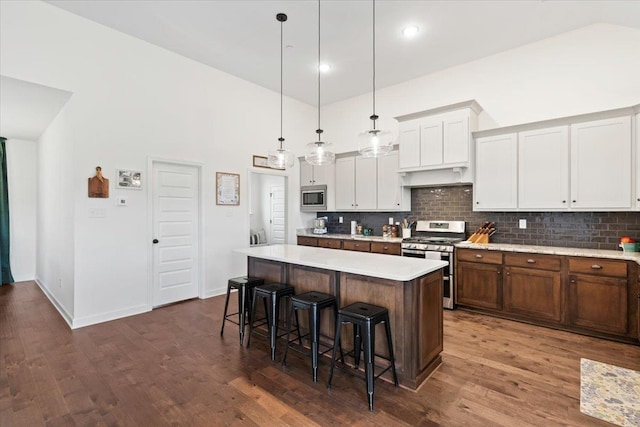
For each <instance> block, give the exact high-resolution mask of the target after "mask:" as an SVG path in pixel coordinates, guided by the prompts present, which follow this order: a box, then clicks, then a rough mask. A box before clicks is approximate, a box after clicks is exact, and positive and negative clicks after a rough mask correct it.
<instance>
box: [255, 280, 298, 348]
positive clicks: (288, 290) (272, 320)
mask: <svg viewBox="0 0 640 427" xmlns="http://www.w3.org/2000/svg"><path fill="white" fill-rule="evenodd" d="M294 295H295V291H294V289H293V286H289V285H285V284H283V283H269V284H267V285H260V286H256V287H255V288H253V304H252V308H251V322H250V323H249V337H248V338H247V348H249V345H250V344H251V334H252V333H253V329H254V326H256V325H255V320H256V319H255V316H256V307H257V306H258V299H259V298H262V299H263V301H265V304H266V301H267V300H268V302H269V304H268V306H269V308H268V309H265V311H266V323H261V324H259V325H257V326H260V325H264V324H266V325H267V329H268V330H269V335H268V336H269V341H270V347H271V360H276V341H277V339H278V338H280V337H282V336H284V335H285V334H286V332H283V333H282V334H280V335H278V323H279V321H280V298H284V297H288V298H291V297H292V296H294ZM263 320H264V319H263ZM297 325H298V316H297V313H296V327H297ZM259 335H262V334H259ZM298 336H300V329H299V328H298ZM300 343H301V345H302V340H300Z"/></svg>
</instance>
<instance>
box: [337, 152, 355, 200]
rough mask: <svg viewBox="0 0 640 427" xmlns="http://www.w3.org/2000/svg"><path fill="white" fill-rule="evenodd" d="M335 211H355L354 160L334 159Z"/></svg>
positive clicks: (346, 158) (353, 158)
mask: <svg viewBox="0 0 640 427" xmlns="http://www.w3.org/2000/svg"><path fill="white" fill-rule="evenodd" d="M336 183H337V185H336V210H339V211H344V210H355V209H356V158H355V157H343V158H340V159H336Z"/></svg>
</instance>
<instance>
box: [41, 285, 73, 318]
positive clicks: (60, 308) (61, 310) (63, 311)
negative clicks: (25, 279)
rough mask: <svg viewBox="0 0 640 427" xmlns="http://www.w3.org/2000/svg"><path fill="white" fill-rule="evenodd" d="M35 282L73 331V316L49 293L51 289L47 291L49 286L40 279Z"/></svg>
mask: <svg viewBox="0 0 640 427" xmlns="http://www.w3.org/2000/svg"><path fill="white" fill-rule="evenodd" d="M34 281H35V282H36V284H37V285H38V287H39V288H40V289H41V290H42V292H43V293H44V294H45V296H46V297H47V298H48V299H49V301H50V302H51V304H53V306H54V307H55V308H56V310H58V313H60V315H61V316H62V318H63V319H64V321H65V322H67V325H69V327H70V328H71V329H73V316H72V315H71V314H69V312H68V311H67V309H66V307H65V306H64V304H62V303H61V302H60V301H58V299H57V298H56V297H55V295H53V294H52V293H51V292H49V289H47V286H46V285H45V284H44V283H43V282H42V281H41V280H40V279H39V278H38V277H36V278H35V279H34Z"/></svg>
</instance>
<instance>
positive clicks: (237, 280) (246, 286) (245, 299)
mask: <svg viewBox="0 0 640 427" xmlns="http://www.w3.org/2000/svg"><path fill="white" fill-rule="evenodd" d="M263 284H264V280H262V279H259V278H257V277H247V276H242V277H234V278H233V279H229V282H228V283H227V299H226V301H225V302H224V316H223V317H222V326H221V327H220V335H223V334H224V324H225V322H227V321H228V322H231V323H233V324H236V325H238V326H239V327H240V344H242V341H243V340H244V326H245V314H249V315H250V309H251V300H252V299H253V288H254V287H256V286H259V285H263ZM233 289H237V290H238V311H237V312H236V313H230V314H227V309H228V308H229V296H230V295H231V291H232V290H233ZM235 315H238V316H239V319H238V320H239V321H238V322H236V321H235V320H232V319H230V317H232V316H235Z"/></svg>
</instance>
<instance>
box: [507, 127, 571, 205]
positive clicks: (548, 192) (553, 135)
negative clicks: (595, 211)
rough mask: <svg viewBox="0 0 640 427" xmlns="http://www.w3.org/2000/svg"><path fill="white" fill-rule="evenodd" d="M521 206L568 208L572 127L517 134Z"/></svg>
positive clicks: (519, 202)
mask: <svg viewBox="0 0 640 427" xmlns="http://www.w3.org/2000/svg"><path fill="white" fill-rule="evenodd" d="M518 165H519V171H518V207H519V208H520V209H567V208H568V206H569V127H568V126H559V127H555V128H548V129H537V130H532V131H528V132H520V133H519V134H518Z"/></svg>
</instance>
